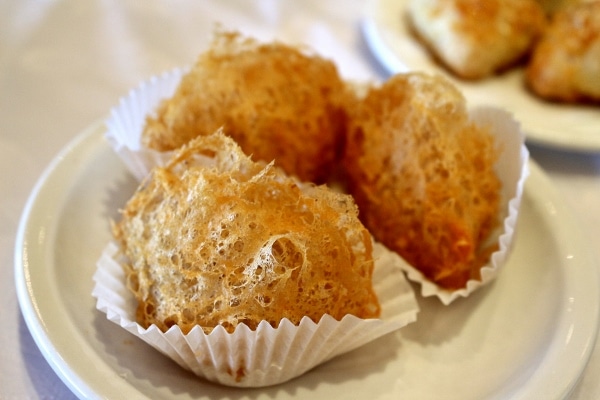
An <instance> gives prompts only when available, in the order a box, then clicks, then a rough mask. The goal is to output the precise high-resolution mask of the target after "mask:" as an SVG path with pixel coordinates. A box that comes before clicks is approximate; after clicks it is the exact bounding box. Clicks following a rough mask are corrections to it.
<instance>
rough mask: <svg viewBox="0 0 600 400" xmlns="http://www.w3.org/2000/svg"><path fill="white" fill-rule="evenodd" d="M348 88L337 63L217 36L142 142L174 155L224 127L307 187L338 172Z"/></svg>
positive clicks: (301, 51) (153, 119) (280, 47)
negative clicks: (344, 91) (194, 140)
mask: <svg viewBox="0 0 600 400" xmlns="http://www.w3.org/2000/svg"><path fill="white" fill-rule="evenodd" d="M343 88H344V85H343V83H342V80H341V78H340V76H339V75H338V72H337V69H336V66H335V64H334V63H333V62H331V61H329V60H326V59H323V58H321V57H319V56H317V55H315V54H311V53H310V52H309V51H307V50H306V49H300V48H296V47H292V46H288V45H285V44H281V43H277V42H273V43H266V44H261V43H258V42H257V41H255V40H253V39H251V38H246V37H243V36H241V35H240V34H238V33H234V32H217V34H216V37H215V40H214V42H213V43H212V46H211V47H210V48H209V49H208V51H206V52H205V53H203V54H201V55H200V57H199V58H198V60H197V62H196V64H195V65H194V66H193V68H192V69H191V71H189V73H187V74H186V75H185V76H184V77H183V79H182V81H181V83H180V84H179V87H178V88H177V90H176V92H175V94H174V95H173V96H172V97H171V98H169V99H167V100H165V101H164V102H163V103H162V104H161V105H160V107H159V108H158V110H157V112H156V113H155V115H154V116H151V117H149V118H148V120H147V123H146V126H145V128H144V131H143V136H142V142H143V143H144V145H146V146H147V147H149V148H152V149H156V150H159V151H168V150H174V149H176V148H178V147H179V146H181V145H183V144H185V143H187V142H188V141H189V140H191V139H193V138H195V137H197V136H201V135H209V134H211V133H213V132H214V131H215V130H216V129H218V128H220V127H221V126H223V127H225V131H226V132H227V134H228V135H230V136H231V137H233V138H234V140H235V141H236V142H237V143H238V144H239V145H240V146H241V148H242V150H243V151H244V152H245V153H246V154H252V156H253V157H254V158H255V159H256V160H264V161H266V162H271V161H273V160H275V164H276V165H277V166H279V167H281V168H282V169H284V170H285V171H286V172H287V173H288V174H292V175H296V176H297V177H299V178H300V180H302V181H308V182H322V181H324V179H325V177H326V176H327V175H328V174H330V170H331V169H332V168H334V165H335V160H336V157H337V156H338V152H339V148H340V140H341V138H342V137H343V131H344V122H345V116H344V108H343V105H342V104H341V100H342V99H343V96H341V93H342V92H343Z"/></svg>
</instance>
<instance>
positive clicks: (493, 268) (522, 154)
mask: <svg viewBox="0 0 600 400" xmlns="http://www.w3.org/2000/svg"><path fill="white" fill-rule="evenodd" d="M470 118H471V121H473V122H475V123H476V124H478V125H480V126H489V127H491V131H492V134H493V135H494V136H495V138H496V141H497V143H498V145H499V146H500V147H501V149H502V153H501V155H500V158H499V159H498V161H497V163H496V173H497V174H498V177H499V178H500V180H501V182H502V204H504V205H505V206H504V209H503V211H502V215H503V217H502V219H501V220H502V221H503V223H502V226H501V227H500V228H499V229H498V230H497V231H496V232H495V233H494V235H493V237H492V238H491V240H493V241H495V242H497V243H498V250H497V251H495V252H494V253H492V255H491V257H490V261H489V263H488V264H486V265H484V266H483V267H482V268H481V280H469V281H468V282H467V285H466V287H465V288H462V289H457V290H448V289H444V288H442V287H440V286H438V285H437V284H435V283H434V282H432V281H430V280H429V279H427V278H426V277H425V276H424V275H423V274H422V273H421V272H420V271H419V270H417V269H416V268H414V267H413V266H411V265H410V264H408V263H407V262H403V263H402V269H404V271H405V272H406V274H407V276H408V279H410V280H411V281H414V282H418V283H419V284H420V285H421V295H422V296H424V297H429V296H436V297H438V298H439V299H440V301H441V302H442V303H444V304H445V305H448V304H450V303H452V302H453V301H454V300H456V299H458V298H461V297H467V296H469V295H470V294H471V293H473V292H474V291H475V290H477V289H479V288H480V287H482V286H485V285H486V284H488V283H490V282H492V281H493V280H494V279H495V278H496V276H497V275H498V273H499V272H500V270H501V267H502V266H503V265H504V264H505V263H506V261H507V259H508V257H509V255H510V252H511V250H512V246H513V243H514V239H515V234H516V228H517V220H518V215H519V208H520V206H521V198H522V197H523V189H524V186H525V181H526V179H527V176H528V175H529V165H528V160H529V151H528V150H527V147H526V146H525V137H524V135H523V132H522V131H521V128H520V125H519V123H517V121H515V120H514V118H513V117H512V116H511V114H509V113H508V112H506V111H503V110H500V109H497V108H493V107H478V108H475V109H473V110H471V111H470Z"/></svg>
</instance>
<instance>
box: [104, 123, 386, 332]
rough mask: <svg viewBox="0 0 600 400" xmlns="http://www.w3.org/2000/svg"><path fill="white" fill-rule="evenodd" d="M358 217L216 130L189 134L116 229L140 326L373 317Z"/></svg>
mask: <svg viewBox="0 0 600 400" xmlns="http://www.w3.org/2000/svg"><path fill="white" fill-rule="evenodd" d="M357 214H358V210H357V207H356V205H355V203H354V201H353V200H352V198H351V197H350V196H349V195H344V194H339V193H335V192H333V191H331V190H329V189H327V188H326V187H324V186H315V185H312V184H307V185H300V184H298V183H297V182H296V181H294V180H293V179H291V178H289V177H287V176H286V175H284V174H283V173H282V172H280V171H279V170H278V169H276V168H275V167H273V166H272V165H267V166H265V165H264V164H260V163H255V162H253V161H251V160H250V159H249V158H248V157H247V156H245V155H244V154H243V153H242V152H241V150H240V149H239V147H238V146H237V145H236V144H235V143H234V142H233V141H232V140H231V139H230V138H228V137H226V136H224V135H223V134H222V133H220V132H219V133H216V134H214V135H211V136H203V137H199V138H197V139H194V140H192V141H191V142H189V144H188V145H186V146H184V147H182V148H181V149H180V150H179V152H178V153H177V155H176V156H175V157H174V159H173V160H172V161H171V162H170V163H169V164H168V165H167V166H166V167H165V168H156V169H154V170H153V172H152V173H151V175H150V176H149V177H148V179H147V180H146V181H145V182H144V183H143V184H142V185H141V186H140V188H139V189H138V191H137V192H136V193H135V194H134V196H133V197H132V198H131V200H130V201H129V202H128V203H127V205H126V206H125V209H124V210H123V215H122V220H121V221H120V222H119V223H117V224H115V225H114V235H115V237H116V239H117V240H118V242H119V243H120V246H121V249H122V252H123V253H124V255H125V256H126V259H127V260H128V262H127V265H126V266H125V267H126V274H127V282H128V287H129V288H130V289H131V290H132V292H133V293H134V294H135V296H136V298H137V300H138V304H139V306H138V310H137V319H138V322H139V323H140V324H141V325H143V326H145V327H148V326H149V325H150V324H156V325H157V326H158V327H159V328H160V329H161V330H167V329H168V328H169V327H171V326H172V325H179V327H180V328H181V329H182V331H183V332H184V333H187V332H188V331H189V330H191V329H192V328H193V327H194V326H196V325H200V326H201V327H202V329H204V331H205V332H206V333H209V332H210V331H211V330H212V329H213V328H214V327H215V326H217V325H222V326H224V327H225V329H226V330H227V331H229V332H232V331H233V330H234V329H235V327H236V326H237V325H239V324H242V323H243V324H246V325H247V326H248V327H250V328H251V329H255V328H256V327H257V325H258V324H259V323H260V322H261V321H262V320H266V321H267V322H268V323H270V324H271V325H272V326H274V327H276V326H278V324H279V321H280V320H281V319H282V318H284V317H285V318H288V319H289V320H291V321H292V322H293V323H295V324H297V323H299V321H300V319H301V318H303V317H304V316H307V317H309V318H311V319H313V320H314V321H318V320H319V319H320V318H321V317H322V316H323V314H326V313H327V314H330V315H332V316H333V317H334V318H336V319H340V318H342V317H343V316H344V315H346V314H353V315H355V316H357V317H360V318H374V317H377V316H378V315H379V313H380V306H379V303H378V301H377V297H376V295H375V293H374V291H373V288H372V282H371V277H372V272H373V258H372V244H371V237H370V234H369V233H368V231H367V230H366V229H365V228H364V226H363V225H362V224H361V223H360V221H359V220H358V217H357Z"/></svg>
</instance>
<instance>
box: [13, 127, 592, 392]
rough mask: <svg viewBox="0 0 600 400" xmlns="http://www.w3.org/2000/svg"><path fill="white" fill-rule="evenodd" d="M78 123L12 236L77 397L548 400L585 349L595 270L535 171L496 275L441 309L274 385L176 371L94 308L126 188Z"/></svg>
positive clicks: (27, 287)
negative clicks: (241, 384) (102, 260)
mask: <svg viewBox="0 0 600 400" xmlns="http://www.w3.org/2000/svg"><path fill="white" fill-rule="evenodd" d="M104 131H105V128H104V126H103V125H102V124H97V125H95V126H92V127H91V128H90V129H88V130H87V131H86V132H84V133H83V134H82V135H81V136H79V137H78V138H77V139H76V140H75V141H74V142H73V143H71V144H70V145H69V146H68V147H67V148H66V149H65V150H64V151H63V152H62V153H61V154H60V155H59V156H58V157H57V158H56V159H55V160H54V162H53V163H52V164H51V165H50V166H49V167H48V169H47V170H46V172H45V173H44V175H43V176H42V177H41V179H40V181H39V183H38V184H37V186H36V187H35V189H34V191H33V193H32V194H31V197H30V199H29V201H28V203H27V206H26V209H25V212H24V214H23V217H22V221H21V224H20V227H19V232H18V238H17V247H16V258H15V275H16V285H17V293H18V297H19V303H20V306H21V309H22V312H23V315H24V318H25V321H26V323H27V326H28V327H29V329H30V331H31V333H32V335H33V337H34V339H35V341H36V343H37V344H38V346H39V347H40V349H41V351H42V352H43V354H44V356H45V357H46V359H47V360H48V362H49V363H50V365H51V366H52V367H53V368H54V370H55V371H56V373H57V374H58V375H59V376H60V377H61V379H62V380H64V382H65V383H66V384H67V385H68V386H69V387H70V388H71V389H72V390H73V392H75V393H76V394H77V395H78V396H79V397H81V398H127V399H133V398H153V399H160V398H170V399H190V398H194V399H223V398H227V399H243V398H249V399H250V398H251V399H288V398H298V397H300V398H310V399H314V400H318V399H331V398H338V397H339V396H344V395H349V396H352V397H354V398H369V399H396V398H400V397H403V398H440V397H443V398H445V399H453V398H455V399H461V400H464V399H481V398H490V397H492V398H494V397H497V398H502V399H505V398H544V399H548V398H560V397H563V396H566V395H567V394H568V393H569V391H570V390H571V389H572V388H573V386H574V385H575V383H576V381H577V379H578V377H579V375H580V374H581V372H582V370H583V369H584V367H585V365H586V363H587V360H588V357H589V355H590V352H591V350H592V347H593V345H594V342H595V337H596V332H597V326H598V299H599V296H600V292H599V287H598V286H599V285H598V277H597V270H596V265H594V263H593V262H592V259H591V258H590V254H589V252H588V251H589V249H588V247H586V246H585V245H584V243H583V242H582V237H581V234H580V232H579V230H578V227H577V226H575V225H574V222H573V218H572V217H571V214H570V212H569V210H568V209H566V208H565V205H564V204H563V203H562V201H561V200H560V199H559V198H558V197H557V194H556V193H555V191H554V189H553V188H552V187H551V186H550V184H549V183H548V180H547V178H546V177H545V176H544V175H543V174H542V172H540V169H539V168H538V167H537V166H536V165H535V164H532V165H531V175H530V178H529V180H528V182H527V184H526V189H525V195H524V198H523V205H522V207H521V209H522V213H521V215H520V220H519V228H518V229H519V231H518V234H517V241H516V243H515V249H514V253H513V254H512V256H511V258H510V260H509V263H508V264H507V265H506V266H505V269H504V270H503V271H502V273H501V274H500V276H499V278H498V279H497V280H496V281H495V282H494V283H492V284H491V285H489V286H487V287H485V288H483V289H481V290H480V291H478V292H476V293H475V294H474V295H472V296H471V297H469V298H467V299H461V300H459V301H457V302H455V303H453V304H452V305H451V306H449V307H445V306H443V305H441V303H440V302H439V301H437V300H436V299H434V298H429V299H419V302H420V306H421V309H422V311H421V312H420V313H419V316H418V320H417V322H416V323H414V324H412V325H409V326H408V327H407V328H404V329H402V330H400V331H399V332H397V333H394V334H390V335H388V336H385V337H383V338H382V339H379V340H378V341H376V342H373V343H371V344H369V345H367V346H365V347H363V348H361V349H358V350H356V351H354V352H351V353H348V354H346V355H343V356H341V357H338V358H336V359H334V360H332V361H330V362H328V363H327V364H324V365H321V366H320V367H317V368H316V369H314V370H313V371H311V372H309V373H307V374H306V375H304V376H302V377H300V378H298V379H295V380H293V381H290V382H288V383H286V384H283V385H280V386H275V387H271V388H264V389H255V390H248V389H244V390H239V389H238V390H236V389H231V388H226V387H221V386H218V385H214V384H210V383H207V382H205V381H203V380H201V379H200V378H197V377H196V376H195V375H192V374H191V373H189V372H186V371H185V370H183V369H181V368H180V367H178V366H177V365H176V364H175V363H173V362H171V361H170V360H169V359H167V358H165V357H164V356H162V355H161V354H159V353H158V352H156V351H154V350H153V349H152V348H150V347H149V346H147V345H146V344H144V343H143V342H141V341H139V340H138V339H137V338H135V337H134V336H133V335H130V334H129V333H128V332H126V331H125V330H123V329H121V328H120V327H119V326H117V325H116V324H114V323H112V322H110V321H108V320H107V319H106V316H105V315H104V314H103V313H101V312H99V311H97V310H96V309H95V301H94V299H93V298H92V296H91V291H92V287H93V282H92V275H93V273H94V271H95V268H96V267H95V263H96V260H97V258H98V256H99V255H100V252H101V251H102V248H103V246H104V244H105V243H106V242H107V240H108V239H109V238H110V231H109V220H110V219H111V218H112V219H116V218H117V217H118V214H117V209H118V208H119V207H120V206H121V205H123V204H124V203H125V201H126V199H127V198H128V197H129V196H130V195H131V194H132V193H133V191H134V190H135V187H136V183H135V180H134V179H133V178H132V177H131V176H130V175H129V174H128V173H127V172H126V170H125V168H124V167H123V165H122V164H121V162H120V161H119V159H118V158H117V156H116V155H115V154H114V153H113V151H112V150H111V149H110V147H109V145H108V144H107V143H106V142H105V140H104V138H103V133H104Z"/></svg>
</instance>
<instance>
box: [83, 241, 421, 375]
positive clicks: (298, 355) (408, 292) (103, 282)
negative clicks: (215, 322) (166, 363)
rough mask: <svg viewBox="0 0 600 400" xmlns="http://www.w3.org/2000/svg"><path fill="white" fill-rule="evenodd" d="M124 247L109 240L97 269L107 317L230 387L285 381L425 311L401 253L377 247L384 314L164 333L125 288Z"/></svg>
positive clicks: (377, 285) (97, 291)
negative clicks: (145, 319)
mask: <svg viewBox="0 0 600 400" xmlns="http://www.w3.org/2000/svg"><path fill="white" fill-rule="evenodd" d="M117 252H118V249H117V245H116V244H115V243H113V242H111V243H109V244H108V245H107V246H106V248H105V249H104V252H103V254H102V256H101V257H100V259H99V260H98V263H97V270H96V273H95V274H94V281H95V286H94V289H93V292H92V295H93V296H94V297H96V299H97V302H96V308H97V309H98V310H100V311H102V312H104V313H106V315H107V318H108V319H109V320H111V321H113V322H114V323H116V324H118V325H120V326H121V327H123V328H124V329H126V330H128V331H129V332H131V333H132V334H134V335H136V336H137V337H139V338H140V339H142V340H143V341H145V342H146V343H148V344H150V345H151V346H152V347H154V348H156V349H157V350H159V351H160V352H162V353H163V354H165V355H167V356H168V357H170V358H172V359H173V360H174V361H175V362H177V363H178V364H179V365H181V366H182V367H184V368H186V369H189V370H191V371H193V372H194V373H195V374H197V375H199V376H201V377H204V378H206V379H208V380H210V381H214V382H218V383H221V384H224V385H228V386H238V387H262V386H270V385H275V384H279V383H282V382H285V381H287V380H289V379H292V378H294V377H297V376H299V375H301V374H303V373H305V372H306V371H308V370H310V369H311V368H313V367H315V366H317V365H319V364H321V363H323V362H325V361H327V360H329V359H331V358H333V357H336V356H338V355H340V354H343V353H346V352H349V351H351V350H353V349H356V348H358V347H360V346H362V345H365V344H366V343H368V342H371V341H373V340H375V339H377V338H379V337H381V336H383V335H386V334H388V333H390V332H392V331H395V330H398V329H400V328H402V327H403V326H405V325H407V324H409V323H411V322H414V321H415V320H416V319H417V313H418V311H419V308H418V305H417V302H416V299H415V295H414V292H413V290H412V288H411V286H410V284H409V283H408V281H407V280H406V278H405V276H404V274H403V272H402V270H401V269H400V268H399V263H401V260H400V258H399V257H398V256H397V255H396V254H395V253H393V252H390V251H388V250H387V249H386V248H385V247H384V246H382V245H379V244H377V243H375V244H374V252H373V254H374V257H375V258H376V263H375V269H374V274H373V286H374V289H375V292H376V294H377V296H378V299H379V302H380V304H381V308H382V314H381V317H380V319H360V318H357V317H355V316H352V315H347V316H345V317H344V318H342V319H341V320H340V321H337V320H335V319H334V318H333V317H331V316H329V315H325V316H324V317H323V318H322V319H321V320H320V321H319V322H318V323H315V322H313V321H312V320H311V319H309V318H304V319H302V320H301V322H300V324H299V325H298V326H296V325H293V324H292V323H291V322H290V321H289V320H287V319H284V320H282V321H281V323H280V326H279V327H278V328H276V329H275V328H273V327H271V326H270V325H269V324H268V323H266V322H261V323H260V324H259V326H258V328H257V329H256V330H255V331H252V330H250V329H249V328H248V327H247V326H246V325H243V324H241V325H239V326H238V327H237V329H236V330H235V332H234V333H231V334H230V333H227V331H226V330H225V329H223V328H222V327H217V328H215V329H214V330H213V331H212V332H211V333H210V334H205V333H204V331H203V330H202V329H200V328H199V327H195V328H194V329H192V330H191V331H190V332H189V333H188V334H187V335H184V334H183V333H182V332H181V330H180V329H179V327H177V326H173V327H171V328H170V329H169V330H168V331H167V332H164V333H163V332H162V331H160V329H158V328H157V327H156V326H155V325H152V326H150V327H149V328H148V329H145V328H143V327H142V326H141V325H139V324H138V323H136V322H135V310H136V300H135V299H134V296H133V294H132V293H131V292H130V291H129V290H128V289H127V288H126V286H125V275H124V271H123V268H122V267H121V265H120V264H119V262H118V260H117V259H115V257H116V255H117Z"/></svg>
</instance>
